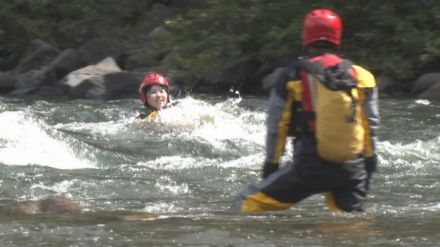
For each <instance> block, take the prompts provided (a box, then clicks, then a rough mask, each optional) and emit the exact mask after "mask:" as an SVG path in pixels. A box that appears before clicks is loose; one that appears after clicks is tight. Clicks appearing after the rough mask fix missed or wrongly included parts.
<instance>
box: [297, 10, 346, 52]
mask: <svg viewBox="0 0 440 247" xmlns="http://www.w3.org/2000/svg"><path fill="white" fill-rule="evenodd" d="M341 35H342V22H341V18H340V17H339V16H338V15H337V14H336V13H335V12H333V11H331V10H329V9H315V10H312V11H311V12H310V13H308V14H307V15H306V16H305V18H304V23H303V33H302V44H303V46H307V45H309V44H310V43H313V42H315V41H320V40H324V41H328V42H330V43H332V44H334V45H336V46H337V47H339V46H340V45H341Z"/></svg>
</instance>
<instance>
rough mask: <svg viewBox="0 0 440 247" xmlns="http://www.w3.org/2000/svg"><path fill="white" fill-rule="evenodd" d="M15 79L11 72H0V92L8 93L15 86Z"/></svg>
mask: <svg viewBox="0 0 440 247" xmlns="http://www.w3.org/2000/svg"><path fill="white" fill-rule="evenodd" d="M15 83H16V80H15V78H14V76H12V74H11V73H8V72H0V93H9V92H11V91H12V90H14V88H15Z"/></svg>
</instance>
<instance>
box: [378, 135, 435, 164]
mask: <svg viewBox="0 0 440 247" xmlns="http://www.w3.org/2000/svg"><path fill="white" fill-rule="evenodd" d="M439 141H440V138H435V139H432V140H428V141H421V140H415V141H414V142H412V143H408V144H402V143H391V142H389V141H384V142H380V143H379V152H381V153H383V155H384V156H386V157H387V159H384V158H382V159H381V160H380V161H381V164H382V165H395V164H401V165H404V166H410V167H414V168H423V167H424V164H425V163H426V162H429V163H432V162H440V153H439V147H440V146H439Z"/></svg>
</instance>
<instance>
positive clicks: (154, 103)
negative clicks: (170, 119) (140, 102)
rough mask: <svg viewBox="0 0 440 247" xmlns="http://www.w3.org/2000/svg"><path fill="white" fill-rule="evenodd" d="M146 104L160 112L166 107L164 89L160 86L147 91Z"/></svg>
mask: <svg viewBox="0 0 440 247" xmlns="http://www.w3.org/2000/svg"><path fill="white" fill-rule="evenodd" d="M147 102H148V105H150V106H151V107H153V108H154V109H156V110H160V109H162V108H163V107H165V106H166V104H167V103H168V93H167V90H166V89H165V88H164V87H161V86H157V85H154V86H151V87H150V88H149V89H148V90H147Z"/></svg>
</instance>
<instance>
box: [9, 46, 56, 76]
mask: <svg viewBox="0 0 440 247" xmlns="http://www.w3.org/2000/svg"><path fill="white" fill-rule="evenodd" d="M59 53H60V50H58V48H56V47H54V46H52V45H50V44H49V43H47V42H45V41H43V40H40V39H35V40H32V41H31V42H30V43H29V46H28V48H27V49H26V52H25V54H24V56H23V58H22V59H21V60H20V63H19V64H18V65H17V67H16V68H15V70H14V72H15V74H23V73H25V72H27V71H30V70H38V69H41V68H42V67H47V66H48V65H49V64H50V63H51V62H52V60H53V59H54V58H55V57H57V56H58V54H59Z"/></svg>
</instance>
